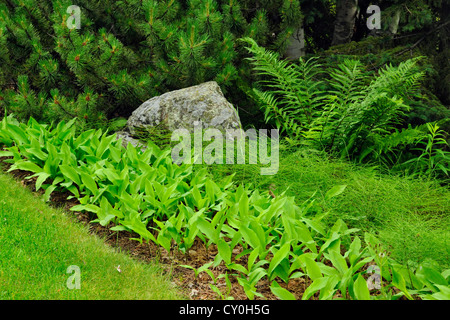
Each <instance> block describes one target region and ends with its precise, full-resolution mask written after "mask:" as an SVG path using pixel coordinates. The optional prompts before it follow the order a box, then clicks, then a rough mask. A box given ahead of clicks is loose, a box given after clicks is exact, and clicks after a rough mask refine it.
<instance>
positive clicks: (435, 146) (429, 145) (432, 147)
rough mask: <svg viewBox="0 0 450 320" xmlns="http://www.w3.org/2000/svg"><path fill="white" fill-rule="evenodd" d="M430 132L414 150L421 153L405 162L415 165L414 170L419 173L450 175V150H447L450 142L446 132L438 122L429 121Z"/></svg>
mask: <svg viewBox="0 0 450 320" xmlns="http://www.w3.org/2000/svg"><path fill="white" fill-rule="evenodd" d="M426 126H427V129H428V134H427V135H426V137H425V138H423V139H421V140H420V141H419V142H418V143H417V144H418V145H419V147H417V148H414V149H413V150H416V151H419V152H420V155H419V156H418V157H416V158H413V159H410V160H408V161H406V162H404V163H403V165H409V164H412V165H413V168H412V169H413V172H414V173H417V174H418V175H425V176H428V177H431V176H432V175H434V174H438V175H442V176H445V177H446V178H448V177H449V170H450V169H449V165H450V152H448V151H445V148H448V146H449V144H448V142H447V140H446V139H445V132H444V131H443V130H441V129H440V128H439V124H438V123H427V124H426Z"/></svg>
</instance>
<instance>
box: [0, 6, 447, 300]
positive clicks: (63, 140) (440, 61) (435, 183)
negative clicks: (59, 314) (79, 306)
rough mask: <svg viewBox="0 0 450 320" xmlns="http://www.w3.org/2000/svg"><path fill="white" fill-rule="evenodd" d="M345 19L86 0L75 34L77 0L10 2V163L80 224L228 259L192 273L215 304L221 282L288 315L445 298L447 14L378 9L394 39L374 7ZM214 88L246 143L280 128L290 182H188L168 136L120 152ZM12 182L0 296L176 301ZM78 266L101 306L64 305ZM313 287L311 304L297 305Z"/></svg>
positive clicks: (250, 175) (0, 135)
mask: <svg viewBox="0 0 450 320" xmlns="http://www.w3.org/2000/svg"><path fill="white" fill-rule="evenodd" d="M350 2H351V3H355V4H356V3H358V1H342V0H320V1H315V0H314V1H312V0H245V1H234V0H223V1H222V0H191V1H177V0H168V1H153V0H144V1H141V0H128V1H84V0H80V1H77V3H76V5H77V6H78V8H79V9H80V18H81V20H80V28H78V29H77V28H70V25H69V24H68V22H69V20H71V19H72V18H73V16H71V14H70V10H69V11H68V10H67V9H68V7H69V6H71V5H72V4H73V3H71V1H69V0H53V1H50V0H48V1H37V0H26V1H18V0H7V1H0V109H2V113H3V114H4V116H3V118H2V120H1V124H0V146H1V150H0V156H1V157H2V160H3V161H4V162H5V163H7V164H8V165H9V169H8V171H9V172H17V171H19V170H20V171H21V172H27V173H29V175H28V176H27V177H26V178H25V179H27V180H30V179H31V181H33V184H34V187H35V190H36V191H43V196H42V198H43V200H44V201H50V200H51V199H52V197H53V196H55V194H65V195H67V194H69V195H70V196H69V197H68V199H72V200H75V201H77V203H78V204H77V205H76V206H74V207H72V209H71V210H72V211H78V212H87V213H88V214H89V217H90V219H91V223H98V224H100V225H101V226H104V227H108V228H110V229H111V230H113V231H115V232H122V231H127V232H130V233H132V234H133V235H134V236H133V238H132V241H138V242H140V243H141V244H149V245H150V244H151V245H153V246H155V247H157V248H158V249H157V250H158V252H165V253H166V254H171V253H173V252H175V251H176V252H178V253H180V252H181V254H183V255H185V257H187V256H189V252H190V249H191V248H192V247H193V246H194V244H197V243H199V242H200V243H202V244H203V246H204V247H205V248H206V251H208V250H217V255H215V257H214V258H213V260H211V259H209V258H207V259H206V260H208V259H209V260H208V261H207V262H206V263H205V264H204V265H203V266H201V267H200V268H196V267H193V266H191V265H185V268H186V269H188V270H189V269H194V272H195V275H196V276H198V274H200V273H207V274H208V275H209V276H211V279H212V282H213V283H212V284H211V288H212V290H213V291H214V292H216V293H217V295H218V297H219V298H226V297H227V294H226V293H225V292H223V290H221V289H219V287H217V286H215V284H216V280H217V275H216V276H215V275H214V274H213V273H212V271H211V270H212V269H213V268H216V267H218V266H220V267H221V268H222V269H221V270H225V271H224V273H223V274H221V275H220V277H223V278H226V279H227V285H228V284H230V283H231V282H229V278H230V277H233V278H234V279H236V283H238V285H239V286H240V287H241V288H242V290H243V291H244V292H245V295H246V297H247V298H249V299H255V298H265V297H264V296H263V295H262V294H261V292H259V291H258V288H259V287H260V286H259V284H260V283H261V282H263V281H265V282H267V283H269V284H270V290H271V292H272V294H273V295H275V296H277V297H278V298H280V299H292V298H297V299H354V300H361V299H363V300H365V299H373V300H385V299H387V300H394V299H447V300H448V299H450V286H449V283H450V269H449V268H450V259H449V244H448V239H449V236H450V217H449V208H450V192H449V190H448V182H449V176H450V173H449V164H450V150H449V143H448V139H449V135H448V131H449V128H450V121H449V119H450V109H449V103H450V98H449V92H450V89H449V87H448V83H449V82H448V74H449V73H448V70H450V65H449V61H450V60H449V59H448V57H449V52H450V48H449V43H448V33H449V32H450V31H449V28H450V21H449V17H448V12H450V10H446V9H448V4H447V3H446V2H445V1H428V0H416V1H414V5H411V3H410V2H408V1H403V0H382V1H380V6H381V9H382V10H383V20H382V21H383V24H382V29H381V30H372V31H370V30H369V29H368V27H367V25H366V20H367V18H368V15H369V14H368V13H366V8H367V7H368V6H369V4H371V3H370V1H365V0H360V1H359V9H360V10H357V8H356V6H350V5H347V6H346V5H343V4H344V3H350ZM300 35H303V36H300ZM296 37H297V38H296ZM299 37H300V38H299ZM302 37H303V38H302ZM296 40H298V41H299V42H298V43H302V41H304V42H305V47H304V48H302V51H301V52H297V53H299V54H298V55H300V56H301V57H300V58H298V55H297V54H296V53H295V52H294V53H292V50H294V49H293V47H292V46H291V44H292V43H294V44H295V43H296V42H295V41H296ZM298 43H297V44H298ZM294 47H295V46H294ZM300 53H301V54H300ZM304 53H306V54H304ZM209 80H215V81H217V82H218V83H219V84H220V86H221V88H222V90H223V92H224V94H225V96H226V98H227V99H228V100H229V101H231V102H232V103H233V104H234V106H235V107H236V109H237V111H238V113H239V116H240V117H241V120H242V124H243V127H244V128H245V129H247V128H257V129H258V128H261V127H263V128H267V129H271V128H276V129H278V130H279V131H280V138H281V139H280V142H281V145H280V164H279V170H278V172H277V174H275V175H272V176H264V175H261V174H260V169H261V165H249V164H244V165H229V164H227V165H217V164H214V165H206V164H195V165H192V164H181V165H177V164H175V163H174V162H173V159H172V157H171V147H172V145H171V141H170V132H168V131H167V129H166V128H164V126H163V125H162V126H161V127H153V128H147V129H146V130H143V131H142V139H143V141H144V142H145V143H146V144H147V145H148V147H147V148H146V149H145V150H141V149H139V148H137V147H134V146H133V145H131V144H128V145H127V146H126V147H124V146H123V145H122V141H121V140H117V139H116V135H115V133H114V131H117V130H119V129H120V128H121V127H123V126H124V125H125V117H127V116H128V115H130V114H131V112H132V111H134V110H135V109H136V108H137V107H138V106H139V105H140V104H141V103H142V102H144V101H146V100H147V99H149V98H151V97H153V96H155V95H159V94H161V93H165V92H167V91H170V90H173V89H180V88H184V87H186V86H190V85H194V84H199V83H201V82H204V81H209ZM269 140H270V139H269ZM269 144H270V141H269ZM8 179H9V178H7V177H5V176H1V177H0V196H1V199H0V201H1V202H0V219H1V220H0V245H1V247H2V248H7V250H2V251H0V298H6V299H18V298H25V299H27V298H51V299H66V298H67V299H74V298H77V299H80V298H81V299H99V298H100V299H115V298H117V297H118V295H120V297H121V298H122V299H134V298H140V299H142V298H149V299H161V298H174V299H176V298H178V297H179V295H178V294H176V293H174V292H173V291H172V290H171V289H170V290H169V289H168V288H169V287H168V283H169V282H166V281H165V280H161V277H160V276H159V275H157V274H158V271H157V269H155V268H153V267H149V266H146V265H143V264H141V263H137V262H135V261H133V260H131V259H129V258H128V257H124V256H122V255H116V254H114V253H112V252H110V251H108V249H105V248H103V247H102V244H101V243H99V242H98V241H97V240H95V239H90V238H89V237H88V236H87V235H83V232H84V231H83V229H80V228H79V226H76V225H74V224H73V223H72V221H71V220H70V219H68V217H67V215H66V213H64V212H62V211H61V210H58V211H54V210H51V211H49V212H46V213H45V215H44V214H41V211H47V210H49V209H47V207H44V204H41V203H39V204H38V202H39V201H38V200H37V199H33V200H32V201H31V202H30V201H29V200H28V199H29V194H27V193H25V191H20V194H19V195H16V194H14V195H12V193H15V192H19V191H16V189H14V191H13V189H12V188H14V187H13V186H9V184H10V182H9V181H10V180H8ZM36 208H37V209H36ZM24 213H25V214H26V215H24ZM24 234H26V236H23V235H24ZM80 239H82V240H80ZM80 242H81V243H82V246H83V247H81V248H80V247H79V246H80ZM54 249H55V253H54V254H53V253H52V255H48V254H47V253H48V252H49V251H50V250H54ZM80 250H81V251H82V252H81V251H80ZM36 261H40V262H41V263H40V264H37V263H35V262H36ZM69 264H74V265H77V264H80V265H82V266H86V267H85V269H84V271H83V277H84V279H86V286H88V287H89V290H86V291H78V290H72V291H70V290H69V291H68V290H65V289H64V288H63V285H64V283H63V282H62V278H63V276H62V275H61V274H63V275H64V276H65V274H64V272H65V268H67V265H69ZM119 264H120V265H121V267H122V269H123V270H125V269H127V270H129V272H130V273H129V274H127V275H129V276H127V277H122V274H121V273H118V272H115V271H116V269H115V266H116V265H119ZM374 266H375V267H377V268H378V270H379V271H378V272H379V274H380V277H381V278H380V280H381V283H380V287H379V288H371V287H370V286H369V285H368V284H369V283H370V281H371V279H372V280H373V279H374V276H375V275H373V274H371V271H370V270H371V269H370V268H372V267H374ZM23 270H27V271H29V272H30V273H31V274H32V276H33V277H34V278H36V279H38V280H37V281H35V282H33V283H34V285H32V286H31V287H30V286H29V281H28V279H29V278H28V277H29V274H28V273H26V272H24V271H23ZM43 270H45V271H43ZM154 275H156V276H155V277H156V278H155V279H153V277H154ZM150 277H152V278H150ZM88 279H89V280H88ZM299 279H301V280H302V283H303V284H304V290H303V291H302V292H300V293H299V292H295V294H294V293H293V292H290V291H289V290H287V289H286V288H288V286H287V284H291V285H292V284H293V283H296V281H299ZM160 280H161V281H160ZM83 283H84V282H83ZM130 286H132V287H133V289H130V290H128V288H130ZM149 287H151V288H152V290H147V291H146V289H148V288H149ZM26 288H27V289H29V290H30V292H26V291H25V289H26ZM229 289H230V288H229V287H228V290H229ZM58 290H59V291H58ZM122 294H125V295H122Z"/></svg>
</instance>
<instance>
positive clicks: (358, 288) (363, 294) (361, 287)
mask: <svg viewBox="0 0 450 320" xmlns="http://www.w3.org/2000/svg"><path fill="white" fill-rule="evenodd" d="M353 292H354V294H355V297H356V299H357V300H370V292H369V288H368V287H367V282H366V280H364V278H363V277H362V276H361V275H360V274H359V275H358V278H357V279H356V281H355V283H354V285H353Z"/></svg>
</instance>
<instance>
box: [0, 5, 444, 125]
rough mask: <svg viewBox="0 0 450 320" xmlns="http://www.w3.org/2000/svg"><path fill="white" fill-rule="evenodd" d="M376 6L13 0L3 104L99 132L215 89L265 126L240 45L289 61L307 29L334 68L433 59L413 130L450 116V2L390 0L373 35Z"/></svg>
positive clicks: (314, 50)
mask: <svg viewBox="0 0 450 320" xmlns="http://www.w3.org/2000/svg"><path fill="white" fill-rule="evenodd" d="M351 3H352V5H354V6H356V9H357V10H356V14H355V15H354V16H352V17H351V19H353V20H352V21H350V23H351V24H353V25H354V28H353V30H351V32H350V33H349V35H350V37H347V38H345V37H344V38H343V39H344V41H343V43H341V44H338V45H337V46H333V47H331V45H332V44H335V43H332V40H333V38H334V36H335V34H336V33H337V32H338V29H336V28H335V26H336V25H337V24H338V23H339V16H338V15H337V14H338V13H339V12H338V11H342V10H349V9H352V8H351V6H350V5H349V4H351ZM342 4H344V5H342ZM370 4H373V3H372V2H370V1H367V0H359V1H356V0H353V1H346V0H319V1H313V0H244V1H234V0H191V1H179V0H167V1H153V0H144V1H140V0H128V1H84V0H78V1H66V0H53V1H50V0H47V1H35V0H26V1H18V0H1V1H0V64H1V66H2V67H1V68H0V107H1V108H7V109H8V111H11V112H14V113H16V114H17V115H18V116H20V117H22V118H23V119H27V117H29V116H33V117H35V118H37V119H41V120H59V119H64V118H66V119H68V118H72V117H78V118H79V119H80V120H81V121H82V122H87V123H88V124H89V125H90V126H92V125H94V126H98V125H101V126H104V125H105V124H106V123H107V121H108V119H111V118H114V117H117V116H123V117H127V116H128V115H129V114H130V113H131V112H132V111H133V110H134V109H136V108H137V107H138V106H139V105H140V104H141V103H142V102H143V101H145V100H147V99H149V98H151V97H152V96H155V95H159V94H162V93H164V92H167V91H170V90H175V89H180V88H183V87H186V86H190V85H195V84H198V83H201V82H204V81H209V80H215V81H217V82H218V83H219V84H220V85H221V88H222V90H223V91H224V93H225V95H226V97H227V98H228V99H229V100H230V101H231V102H232V103H233V104H234V105H235V106H236V107H237V108H238V110H239V112H240V116H241V118H242V121H243V123H244V126H249V125H255V126H257V125H258V124H261V123H262V121H263V115H262V113H261V112H260V110H259V109H258V107H257V106H256V105H255V104H254V102H253V101H252V99H249V97H248V95H247V94H246V92H248V91H250V90H251V87H253V86H254V83H255V81H256V80H259V79H260V78H258V77H257V76H256V75H255V74H254V72H253V71H252V69H251V66H250V65H249V64H248V61H247V60H246V59H245V58H246V57H248V53H247V52H246V51H245V49H244V46H243V43H242V42H240V41H237V40H238V39H239V38H241V37H251V38H253V39H254V40H255V41H256V42H257V43H258V44H259V45H261V46H264V47H266V48H269V49H271V50H273V51H276V52H278V53H280V54H281V55H283V53H285V50H286V47H287V46H288V45H289V42H290V37H291V35H292V33H293V31H294V30H295V29H296V28H298V27H302V28H304V31H305V50H306V54H307V55H308V56H310V55H316V56H317V55H319V56H322V57H323V58H324V59H325V61H326V63H327V64H328V66H330V67H333V66H335V65H336V64H335V63H334V62H338V61H342V59H344V58H346V57H348V56H351V57H352V58H357V59H360V60H361V61H362V62H363V63H364V65H366V67H367V69H369V70H371V71H377V70H379V68H381V67H383V66H384V65H385V64H387V63H393V64H394V65H398V64H399V63H400V62H402V61H405V60H406V59H408V58H411V57H414V56H426V57H427V59H426V60H425V62H424V65H423V66H424V68H425V69H426V70H427V71H428V72H427V77H428V78H427V81H425V82H424V84H425V85H424V86H423V97H422V99H421V100H420V101H421V102H420V103H417V102H414V103H412V105H411V107H412V110H411V112H410V113H409V114H408V118H407V122H410V123H413V124H420V123H425V122H429V121H434V120H438V119H442V118H446V117H448V110H449V108H448V105H449V104H450V102H449V101H450V93H449V92H450V88H449V86H450V85H449V83H450V81H448V80H449V79H448V77H449V74H450V72H449V71H450V64H449V46H448V36H447V35H448V34H449V32H450V29H449V28H450V25H449V24H448V22H449V20H448V19H449V17H448V12H450V10H448V9H449V4H448V2H447V1H440V0H414V1H405V0H380V1H378V2H377V3H376V4H377V5H379V6H380V7H381V10H382V24H381V25H382V30H372V31H371V30H368V28H367V26H366V20H367V18H368V16H369V15H370V14H368V13H367V12H366V9H367V7H368V6H369V5H370ZM71 5H77V6H79V7H80V8H81V29H80V30H76V29H72V30H70V29H69V28H67V25H66V22H67V20H68V19H69V16H70V14H69V13H67V8H68V7H69V6H71ZM396 17H397V18H398V20H396V19H395V18H396ZM393 26H394V27H395V28H394V29H396V32H395V33H392V30H393V29H392V27H393ZM340 38H341V39H342V37H340ZM292 63H296V62H295V61H293V62H292ZM446 129H448V128H446Z"/></svg>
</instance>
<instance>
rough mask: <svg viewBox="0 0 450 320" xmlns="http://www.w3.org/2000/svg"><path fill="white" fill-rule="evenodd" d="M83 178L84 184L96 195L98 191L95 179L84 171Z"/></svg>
mask: <svg viewBox="0 0 450 320" xmlns="http://www.w3.org/2000/svg"><path fill="white" fill-rule="evenodd" d="M81 180H82V182H83V185H84V186H85V187H86V188H87V189H88V190H89V191H90V192H91V193H92V195H94V196H95V195H96V194H97V192H98V188H97V183H95V180H94V179H93V178H92V177H91V176H90V175H88V174H87V173H84V172H81Z"/></svg>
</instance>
